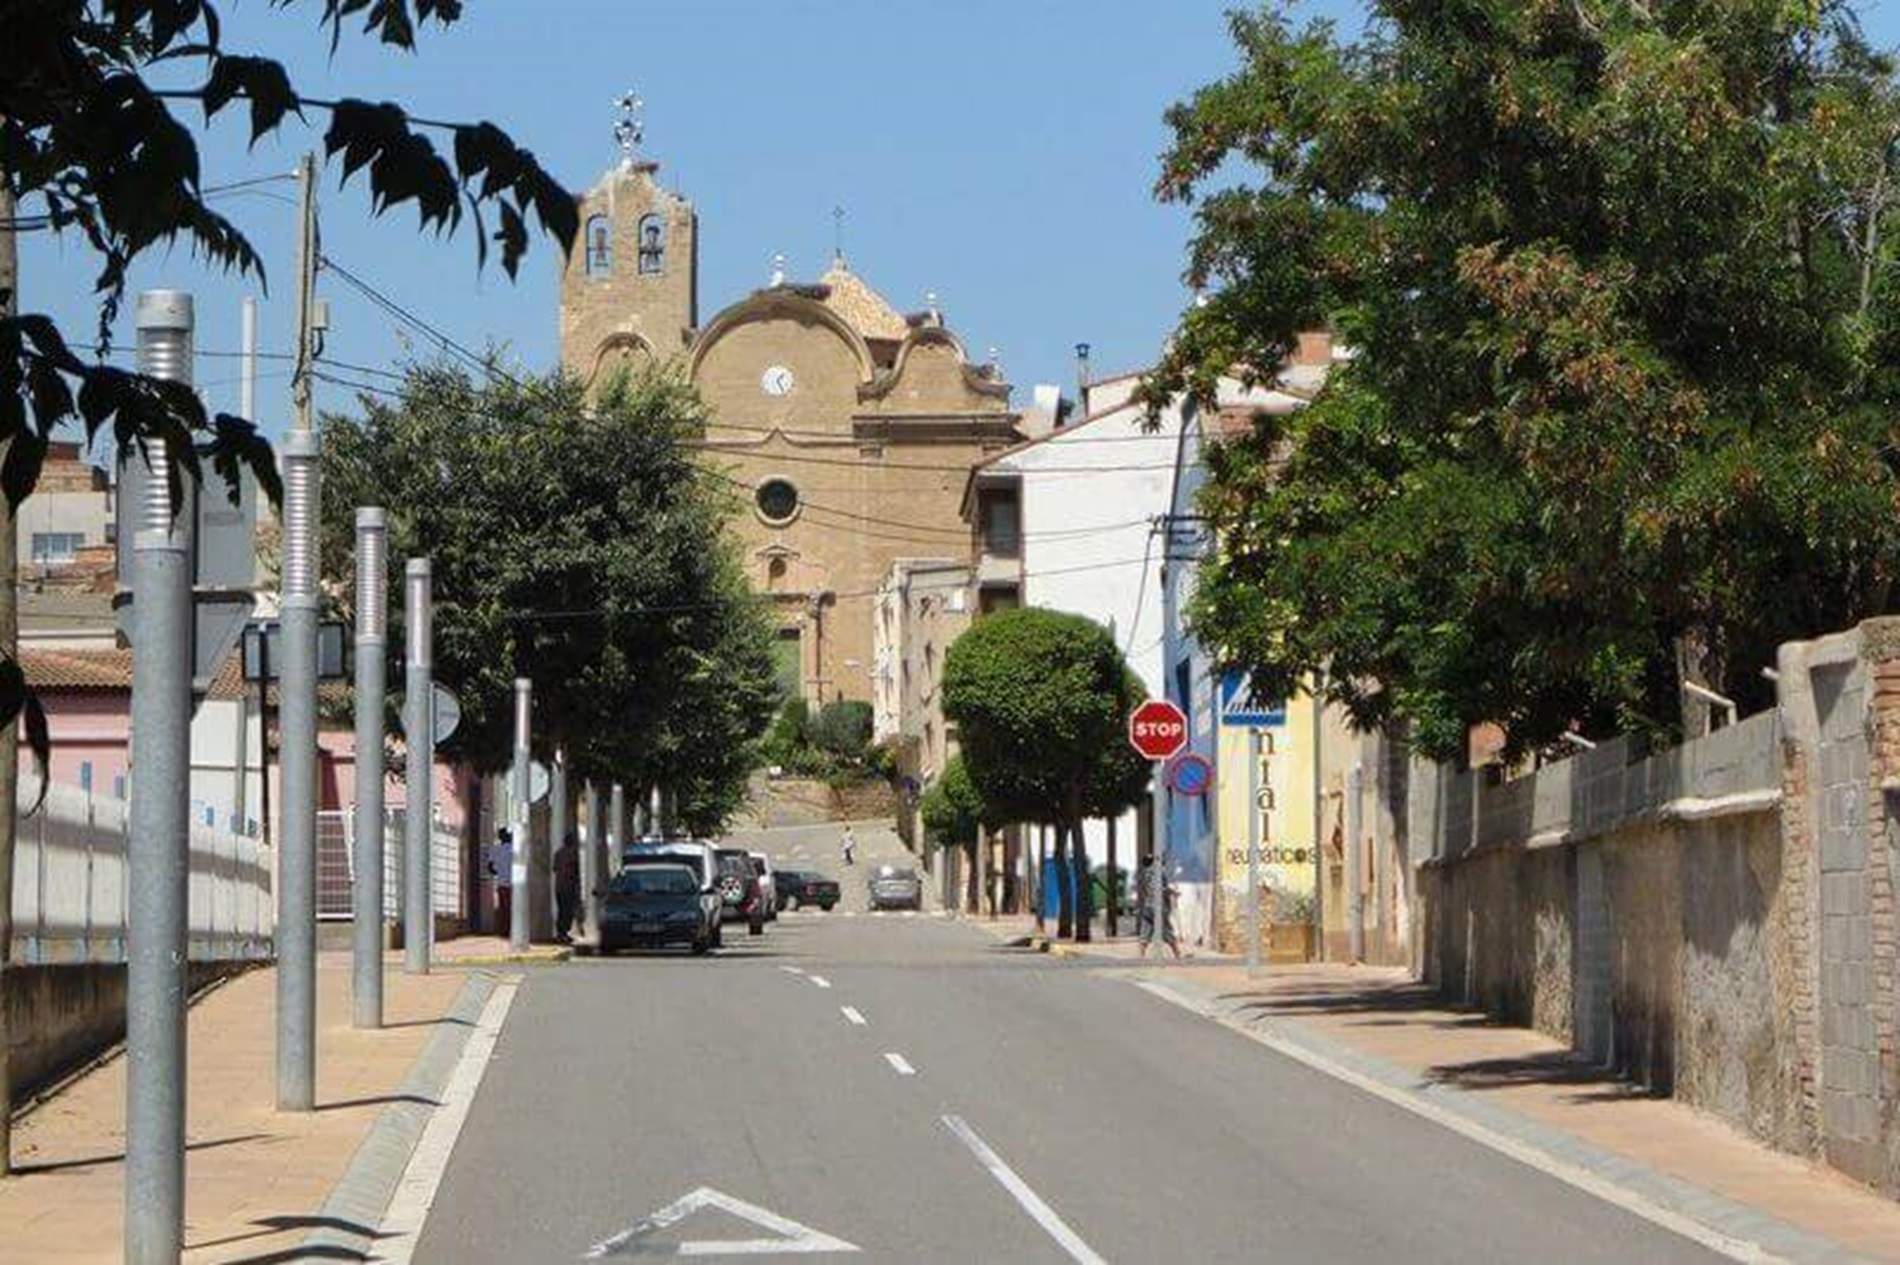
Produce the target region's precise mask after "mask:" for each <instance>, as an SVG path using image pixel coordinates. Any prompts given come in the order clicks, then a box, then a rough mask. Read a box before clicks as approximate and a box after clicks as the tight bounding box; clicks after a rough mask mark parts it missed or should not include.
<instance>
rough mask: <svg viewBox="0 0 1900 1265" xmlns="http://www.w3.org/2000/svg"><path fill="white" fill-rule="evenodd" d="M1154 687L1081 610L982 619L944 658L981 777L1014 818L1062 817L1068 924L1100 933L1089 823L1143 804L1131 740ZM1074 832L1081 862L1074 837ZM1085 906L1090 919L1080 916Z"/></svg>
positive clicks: (949, 705)
mask: <svg viewBox="0 0 1900 1265" xmlns="http://www.w3.org/2000/svg"><path fill="white" fill-rule="evenodd" d="M1142 697H1143V690H1142V688H1141V684H1140V682H1139V681H1138V680H1137V679H1136V677H1135V676H1134V674H1133V673H1132V672H1130V671H1129V670H1128V665H1127V663H1126V661H1125V660H1124V659H1123V658H1122V655H1121V651H1120V650H1119V649H1118V648H1117V647H1116V645H1115V640H1114V638H1113V637H1112V636H1110V635H1109V632H1108V630H1107V629H1105V628H1103V627H1102V626H1101V625H1100V624H1097V623H1095V622H1094V621H1092V620H1088V619H1085V618H1083V617H1082V616H1080V615H1070V614H1065V613H1062V612H1059V611H1051V610H1042V609H1038V608H1035V607H1023V608H1019V609H1016V610H1009V611H1002V612H999V613H997V614H995V615H989V616H986V617H984V618H983V619H981V620H979V621H977V623H976V624H974V625H973V626H972V627H971V628H970V629H969V630H968V631H967V632H965V633H964V634H963V635H962V636H960V637H958V638H957V640H956V641H954V642H952V643H951V646H950V651H949V653H948V654H947V655H946V656H945V658H944V673H943V708H944V714H945V716H947V717H948V718H949V719H950V720H951V721H953V722H954V723H955V724H956V726H957V733H958V740H959V742H960V743H961V744H962V748H963V759H964V761H965V763H966V764H967V766H968V769H969V774H970V781H971V783H972V784H973V785H974V787H975V788H976V790H977V791H978V793H979V794H980V795H981V796H982V799H983V802H984V803H986V804H988V805H990V806H991V807H992V810H993V811H994V812H995V813H996V814H997V815H998V816H999V817H1000V818H1002V819H1003V820H1006V821H1028V822H1038V823H1046V824H1048V825H1052V826H1054V827H1055V832H1056V845H1055V847H1056V863H1057V866H1058V869H1059V870H1060V872H1063V873H1070V874H1079V876H1080V877H1079V879H1078V880H1074V881H1071V882H1068V883H1064V884H1062V889H1061V892H1060V894H1059V903H1058V915H1057V934H1058V935H1060V936H1068V935H1069V934H1071V932H1072V931H1073V932H1074V933H1075V934H1076V935H1078V936H1079V937H1080V938H1082V939H1085V940H1086V939H1088V938H1089V923H1088V910H1087V909H1086V907H1084V908H1082V909H1080V910H1078V909H1077V907H1076V906H1077V902H1076V901H1075V899H1073V898H1074V895H1075V893H1076V892H1077V891H1080V892H1082V893H1083V895H1082V898H1081V900H1082V902H1083V904H1084V905H1086V901H1087V896H1086V892H1087V889H1088V855H1087V850H1086V846H1085V845H1084V843H1083V840H1082V822H1083V821H1084V819H1086V818H1087V817H1090V816H1097V815H1106V814H1115V813H1120V812H1122V811H1123V810H1124V809H1127V808H1130V807H1133V806H1134V805H1135V804H1136V803H1138V802H1139V800H1140V798H1141V795H1142V794H1143V793H1144V791H1145V790H1146V788H1147V782H1148V775H1149V767H1148V763H1147V762H1146V761H1145V760H1143V759H1141V757H1140V756H1139V755H1137V754H1136V753H1135V752H1134V751H1133V750H1132V749H1131V748H1130V747H1129V746H1128V742H1127V740H1126V738H1125V736H1124V735H1125V727H1126V724H1127V719H1128V713H1129V712H1130V711H1132V710H1133V709H1134V707H1135V705H1136V704H1138V703H1139V702H1140V701H1141V699H1142ZM1071 838H1073V840H1074V849H1075V850H1074V861H1073V869H1071V868H1070V867H1071V861H1070V851H1069V841H1070V839H1071ZM1078 913H1079V915H1080V916H1079V917H1078V916H1077V915H1078Z"/></svg>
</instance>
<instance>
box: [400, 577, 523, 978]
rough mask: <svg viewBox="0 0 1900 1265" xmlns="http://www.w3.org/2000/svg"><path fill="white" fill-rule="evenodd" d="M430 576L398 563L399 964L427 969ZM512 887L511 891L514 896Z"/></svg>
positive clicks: (430, 913) (431, 785)
mask: <svg viewBox="0 0 1900 1265" xmlns="http://www.w3.org/2000/svg"><path fill="white" fill-rule="evenodd" d="M434 588H435V576H434V572H433V569H432V567H431V565H430V562H429V560H428V559H427V558H411V559H409V561H408V563H407V565H406V566H405V567H404V568H403V628H404V631H405V633H406V634H407V637H408V654H406V655H404V656H403V660H404V662H403V681H402V689H403V707H404V709H405V710H406V711H407V713H408V715H407V718H406V721H407V723H406V724H405V725H404V727H403V744H404V746H405V747H406V748H407V750H408V754H409V768H408V773H407V775H406V776H405V778H404V779H403V780H404V782H405V786H404V788H403V794H404V800H403V803H404V807H403V811H402V835H403V846H402V851H403V866H402V869H403V893H402V969H403V970H404V971H406V972H408V973H409V974H411V975H427V974H428V973H429V958H430V949H431V948H432V946H433V945H434V943H435V899H434V898H435V893H434V892H433V891H431V890H430V870H431V860H432V858H431V856H430V851H429V850H430V848H431V846H433V844H434V843H435V839H434V837H433V836H434V833H435V832H434V829H433V827H434V824H435V823H434V821H433V817H434V811H433V810H434V808H435V591H434ZM520 894H521V892H520V889H519V888H517V889H516V891H515V895H516V896H517V897H518V896H520Z"/></svg>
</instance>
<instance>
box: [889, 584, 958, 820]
mask: <svg viewBox="0 0 1900 1265" xmlns="http://www.w3.org/2000/svg"><path fill="white" fill-rule="evenodd" d="M974 610H975V602H974V600H973V597H972V586H971V573H970V568H969V565H968V564H967V563H964V562H960V561H956V560H954V559H950V558H900V559H898V560H897V561H896V562H893V563H892V564H891V569H890V571H889V573H888V574H887V575H886V576H885V580H884V583H883V585H882V586H880V588H879V590H878V599H877V613H876V625H875V628H874V633H873V635H874V638H875V644H874V648H873V659H874V662H875V665H876V672H875V688H874V690H873V697H872V732H871V736H872V738H873V739H874V740H875V741H878V742H888V743H890V744H891V745H892V746H893V748H894V749H895V751H896V754H897V771H898V774H899V776H900V778H901V779H902V785H903V789H904V794H903V796H902V798H901V800H900V804H899V816H898V834H899V835H900V836H901V837H902V838H903V839H904V841H905V843H906V844H908V845H910V846H911V847H913V848H918V847H920V840H921V837H922V836H921V827H920V823H919V822H918V820H917V811H918V803H919V800H920V798H921V797H922V794H923V792H924V791H925V790H927V789H928V788H929V787H930V785H931V784H932V783H933V782H935V781H936V780H937V778H938V777H939V776H941V775H942V773H943V770H944V766H945V765H946V764H948V763H949V762H950V757H951V756H952V755H954V754H955V753H956V736H955V734H954V733H953V732H952V731H951V726H950V724H949V722H948V721H947V720H946V718H945V717H944V714H943V664H944V656H945V655H946V654H947V653H948V651H949V649H950V644H951V643H952V642H953V641H955V640H956V639H957V638H958V637H959V636H961V635H962V633H963V630H964V629H965V628H968V627H969V626H970V619H971V616H972V614H973V612H974Z"/></svg>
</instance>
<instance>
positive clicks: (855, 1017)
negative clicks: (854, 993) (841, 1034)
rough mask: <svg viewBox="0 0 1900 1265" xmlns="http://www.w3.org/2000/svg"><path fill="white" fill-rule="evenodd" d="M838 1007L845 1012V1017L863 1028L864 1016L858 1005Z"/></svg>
mask: <svg viewBox="0 0 1900 1265" xmlns="http://www.w3.org/2000/svg"><path fill="white" fill-rule="evenodd" d="M838 1009H839V1010H841V1011H843V1012H844V1017H845V1018H846V1019H848V1020H850V1021H851V1022H852V1023H854V1024H856V1025H857V1026H858V1027H860V1028H862V1027H863V1026H864V1016H863V1015H861V1014H859V1013H858V1009H857V1007H856V1006H840V1007H838Z"/></svg>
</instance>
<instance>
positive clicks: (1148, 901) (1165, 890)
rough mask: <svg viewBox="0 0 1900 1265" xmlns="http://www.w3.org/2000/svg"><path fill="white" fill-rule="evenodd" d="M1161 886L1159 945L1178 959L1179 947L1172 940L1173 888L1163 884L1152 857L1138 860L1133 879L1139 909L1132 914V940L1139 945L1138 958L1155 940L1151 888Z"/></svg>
mask: <svg viewBox="0 0 1900 1265" xmlns="http://www.w3.org/2000/svg"><path fill="white" fill-rule="evenodd" d="M1156 883H1160V884H1161V885H1162V924H1161V942H1162V943H1163V944H1165V945H1167V947H1168V951H1169V952H1170V953H1172V954H1174V956H1175V957H1177V958H1178V957H1180V956H1181V946H1180V944H1179V943H1177V942H1176V940H1175V938H1174V897H1175V890H1174V884H1172V883H1170V882H1168V881H1167V876H1166V873H1165V872H1164V871H1163V869H1162V867H1161V865H1160V864H1159V863H1157V861H1156V860H1155V858H1154V856H1153V855H1149V856H1145V857H1143V858H1142V859H1141V868H1140V869H1139V870H1138V871H1137V872H1136V875H1135V895H1136V898H1137V899H1138V900H1139V902H1140V908H1139V909H1138V911H1137V912H1136V914H1135V938H1136V939H1138V940H1139V941H1140V942H1141V956H1142V957H1144V958H1145V957H1147V956H1148V946H1149V945H1151V944H1153V943H1154V940H1155V884H1156Z"/></svg>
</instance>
